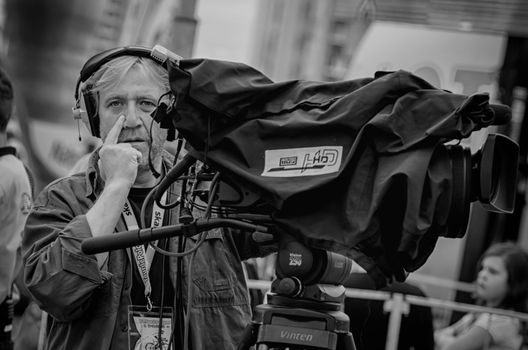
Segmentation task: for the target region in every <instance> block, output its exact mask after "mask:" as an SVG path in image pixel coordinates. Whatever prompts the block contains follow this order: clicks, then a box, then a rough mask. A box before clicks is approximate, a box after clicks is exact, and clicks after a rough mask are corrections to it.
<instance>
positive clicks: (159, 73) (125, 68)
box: [94, 56, 169, 92]
mask: <svg viewBox="0 0 528 350" xmlns="http://www.w3.org/2000/svg"><path fill="white" fill-rule="evenodd" d="M131 81H133V82H135V83H142V84H143V85H149V86H155V87H157V88H158V89H160V90H161V91H162V92H166V91H168V90H169V82H168V74H167V71H166V70H165V69H164V68H163V67H161V66H159V65H158V64H157V63H155V62H153V61H152V60H150V59H146V58H141V57H134V56H124V57H119V58H117V59H115V60H112V61H110V62H108V63H106V64H105V65H104V66H103V67H102V69H101V75H100V76H99V77H98V78H96V83H95V86H94V90H98V91H99V92H107V91H108V90H111V89H115V88H116V87H118V86H120V85H124V84H130V82H131Z"/></svg>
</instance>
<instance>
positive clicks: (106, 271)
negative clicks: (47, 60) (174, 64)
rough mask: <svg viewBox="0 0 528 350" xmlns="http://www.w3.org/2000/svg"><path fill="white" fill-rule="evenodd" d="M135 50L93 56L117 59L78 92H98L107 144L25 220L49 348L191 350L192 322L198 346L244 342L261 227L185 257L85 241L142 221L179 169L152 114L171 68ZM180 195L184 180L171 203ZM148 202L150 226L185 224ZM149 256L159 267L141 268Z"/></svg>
mask: <svg viewBox="0 0 528 350" xmlns="http://www.w3.org/2000/svg"><path fill="white" fill-rule="evenodd" d="M109 52H113V51H109ZM135 53H136V52H129V51H126V52H125V53H123V54H122V55H118V56H117V57H116V56H111V57H108V56H106V55H107V53H106V52H104V53H101V56H95V57H94V58H92V59H91V60H89V61H88V62H87V64H88V63H90V64H91V63H93V61H94V59H95V60H96V61H97V60H98V57H106V58H108V59H101V60H99V61H98V62H100V64H99V65H97V68H96V69H95V70H94V71H93V72H92V73H91V75H90V76H89V77H88V78H87V79H86V80H85V81H81V84H80V94H79V100H80V99H82V98H83V96H84V95H88V94H89V95H90V96H91V97H92V98H95V99H96V101H95V102H96V103H95V104H94V105H93V107H94V108H93V109H92V110H95V111H96V114H97V117H98V121H99V132H100V136H101V139H102V140H103V144H102V146H101V147H100V148H98V149H96V150H95V151H94V152H93V153H92V154H91V156H90V158H89V159H88V163H87V164H84V165H83V164H80V165H79V170H80V171H79V172H77V173H76V174H73V175H71V176H68V177H65V178H61V179H58V180H56V181H54V182H52V183H51V184H49V185H48V186H47V187H46V188H45V189H44V190H43V191H42V192H41V194H40V195H39V196H38V197H37V199H36V200H35V204H34V208H33V211H32V213H31V215H30V216H29V218H28V221H27V224H26V231H25V236H24V240H23V251H24V253H25V254H24V258H25V266H24V271H25V274H24V277H25V284H26V286H27V287H28V290H29V292H30V293H31V295H32V297H33V298H34V300H36V302H37V303H38V305H39V306H41V308H42V309H43V310H44V311H46V312H47V313H48V314H49V316H50V317H49V320H48V322H47V334H46V345H45V348H46V349H76V350H83V349H90V350H91V349H112V350H116V349H129V346H132V348H134V346H142V348H143V346H145V343H146V342H147V341H151V340H152V341H154V342H156V343H157V346H160V344H164V348H165V347H166V346H167V345H168V344H171V346H172V348H176V349H180V348H183V346H182V344H181V343H180V342H182V341H183V340H184V339H187V338H186V337H185V334H187V333H186V332H185V331H186V330H187V328H186V327H185V329H184V325H185V324H186V322H188V325H189V328H188V329H189V339H188V340H189V349H226V350H228V349H234V348H236V346H237V344H238V342H239V341H240V337H241V336H242V333H243V331H244V328H245V327H246V325H247V324H248V323H249V322H250V321H251V309H250V304H249V297H248V291H247V287H246V284H245V280H244V275H243V270H242V263H241V259H246V258H249V257H251V256H258V255H260V254H266V251H265V248H263V246H262V245H257V244H256V243H255V242H254V241H253V240H252V237H251V235H248V234H247V233H245V232H235V231H234V230H233V231H231V230H229V231H228V230H221V229H217V230H211V231H209V232H206V235H205V236H204V237H205V238H204V241H203V244H201V245H200V246H199V248H198V249H197V250H196V251H195V254H188V255H186V256H185V257H184V258H176V257H174V256H170V257H169V256H167V255H165V254H161V253H159V252H158V251H154V250H153V249H152V247H150V246H146V247H145V246H143V245H140V246H138V247H135V248H134V249H131V248H130V249H121V250H114V251H111V252H105V253H99V254H96V255H88V254H85V253H83V251H82V250H81V242H82V241H83V240H84V239H86V238H90V237H98V236H105V235H111V234H112V233H113V232H116V231H125V230H127V229H133V228H134V227H138V226H139V222H140V220H141V218H140V210H141V208H142V205H143V202H144V201H145V199H146V196H147V194H148V193H149V192H150V191H151V189H152V188H153V187H154V186H155V185H156V184H157V183H158V181H159V179H160V178H161V177H159V178H158V177H157V176H156V175H155V173H154V171H153V169H152V168H154V169H155V170H156V172H157V173H159V174H162V173H164V172H166V171H168V169H169V168H170V167H171V166H172V159H173V156H172V155H170V154H169V153H168V152H166V151H165V150H164V149H163V146H164V143H165V140H166V134H167V131H166V130H164V129H161V128H160V126H159V125H158V124H157V123H153V121H152V117H151V113H152V112H153V111H154V109H155V108H156V107H157V104H158V101H159V100H160V97H162V96H166V94H167V93H168V92H169V80H168V74H167V71H166V69H165V68H164V67H162V66H161V65H160V64H159V63H157V62H155V61H154V60H153V59H151V58H149V57H144V56H145V55H143V56H141V57H140V55H139V54H138V55H136V54H135ZM77 102H78V103H79V104H80V103H81V101H77ZM85 117H88V118H94V117H95V116H94V115H91V116H87V115H86V114H85V113H83V118H85ZM84 121H85V122H87V120H86V119H84ZM87 124H88V125H89V123H87ZM92 132H93V130H92ZM179 194H180V189H179V184H178V183H175V184H173V187H172V188H171V189H169V191H167V198H166V200H165V202H166V203H173V202H174V201H175V200H176V198H177V197H178V196H179ZM146 208H147V209H146V210H145V212H146V214H147V218H146V219H145V220H144V221H145V226H147V227H157V226H160V224H161V225H163V226H165V225H171V224H177V223H179V221H178V217H179V209H180V208H179V206H176V207H175V208H173V209H167V210H163V209H161V208H159V207H158V206H157V205H155V204H154V203H152V202H150V203H148V205H147V207H146ZM130 209H131V210H130ZM158 214H159V215H158ZM158 217H160V218H162V220H161V222H160V220H157V219H156V218H158ZM199 243H201V242H198V241H197V240H196V239H195V238H194V237H191V238H184V239H179V238H177V237H174V238H170V239H163V240H160V241H159V242H158V247H161V248H163V249H164V250H168V251H170V252H177V251H181V250H185V251H188V250H189V249H191V248H193V247H196V246H197V245H198V244H199ZM272 249H275V248H272ZM145 251H146V252H145ZM149 253H152V255H149ZM142 256H144V257H145V258H141V257H142ZM149 257H150V258H149ZM145 260H146V261H148V265H147V266H150V270H149V269H148V267H147V268H145V269H143V268H141V266H142V261H145ZM191 275H192V280H191V281H188V280H187V279H188V278H191ZM187 288H190V291H189V297H190V298H189V299H187V298H186V296H187V292H185V293H183V291H185V290H187ZM182 303H186V304H185V305H188V310H184V309H183V308H182V307H179V305H180V306H181V304H182ZM175 310H176V311H175ZM166 311H167V312H166ZM185 311H188V312H185ZM142 320H143V321H148V322H146V323H145V322H142ZM138 322H139V323H138ZM166 325H168V329H169V331H168V332H166V330H167V329H166ZM171 330H173V331H171ZM167 333H168V334H167ZM153 337H154V338H153ZM156 338H157V339H156ZM169 339H170V340H169ZM129 344H131V345H129ZM151 345H152V344H151Z"/></svg>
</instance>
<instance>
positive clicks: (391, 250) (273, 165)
mask: <svg viewBox="0 0 528 350" xmlns="http://www.w3.org/2000/svg"><path fill="white" fill-rule="evenodd" d="M169 79H170V86H171V90H172V92H173V93H174V96H175V100H174V102H173V103H172V105H171V106H169V110H168V115H167V116H166V118H165V121H163V122H162V125H163V123H165V125H167V124H166V123H167V120H169V121H170V123H172V124H173V125H174V127H175V128H176V129H177V130H178V132H179V133H181V134H182V136H183V137H184V138H185V139H186V140H187V142H188V144H189V145H190V146H191V152H194V154H195V155H196V156H197V157H199V158H200V159H202V160H204V161H205V162H207V163H208V164H211V165H212V166H214V167H215V168H216V169H218V170H219V171H220V172H221V173H222V174H225V175H227V176H228V177H229V178H231V179H232V180H234V181H235V182H237V183H240V184H243V185H244V186H246V187H247V188H251V189H253V190H254V191H255V192H256V193H259V195H260V196H261V197H262V199H263V200H265V201H266V203H269V204H270V205H271V206H272V207H273V209H274V212H273V217H274V219H275V221H276V223H277V227H278V228H279V229H280V230H284V231H286V232H289V233H290V234H292V235H294V236H295V237H297V238H298V239H299V240H301V241H302V242H303V243H305V244H306V245H308V246H309V247H313V248H319V249H325V250H329V251H334V252H337V253H340V254H343V255H345V256H348V257H350V258H352V259H354V260H355V261H356V262H358V263H359V264H360V265H361V266H363V267H364V268H365V269H366V270H367V272H368V273H369V274H370V275H371V277H373V278H374V280H375V281H376V283H377V284H378V285H379V286H382V285H385V284H386V283H387V282H390V281H393V280H395V279H396V280H403V279H405V277H406V275H407V272H411V271H414V270H416V269H417V268H419V267H420V266H422V265H423V263H424V262H425V261H426V259H427V258H428V257H429V255H430V254H431V252H432V250H433V248H434V246H435V244H436V241H437V239H438V237H439V236H442V235H445V231H446V229H447V223H446V220H447V216H448V215H447V214H448V211H449V208H450V204H451V203H450V200H451V194H450V190H451V177H452V169H451V166H450V161H449V155H448V153H447V151H446V148H445V146H444V143H445V142H446V141H449V140H453V139H462V138H465V137H468V136H469V135H470V134H471V132H473V131H475V130H477V129H479V128H481V127H484V126H487V124H486V123H488V122H489V115H490V114H489V113H490V109H489V105H488V96H487V95H486V94H476V95H472V96H464V95H458V94H453V93H450V92H447V91H444V90H440V89H437V88H435V87H433V86H431V85H430V84H429V83H428V82H426V81H425V80H423V79H421V78H419V77H417V76H415V75H413V74H411V73H409V72H406V71H396V72H377V73H376V74H375V76H374V77H369V78H364V79H356V80H348V81H339V82H313V81H300V80H294V81H284V82H273V81H272V80H270V79H269V78H268V77H266V76H265V75H264V74H262V73H261V72H259V71H257V70H255V69H254V68H252V67H250V66H247V65H244V64H241V63H234V62H226V61H218V60H210V59H187V60H182V61H181V62H180V65H179V66H176V65H174V64H169Z"/></svg>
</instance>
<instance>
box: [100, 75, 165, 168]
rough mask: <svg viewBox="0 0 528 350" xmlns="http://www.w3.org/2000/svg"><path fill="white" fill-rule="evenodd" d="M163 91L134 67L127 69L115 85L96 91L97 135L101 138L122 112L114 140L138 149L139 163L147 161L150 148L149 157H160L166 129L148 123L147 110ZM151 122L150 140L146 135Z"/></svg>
mask: <svg viewBox="0 0 528 350" xmlns="http://www.w3.org/2000/svg"><path fill="white" fill-rule="evenodd" d="M164 92H165V91H163V90H162V87H161V86H160V84H159V83H158V82H155V81H154V80H153V78H152V77H149V76H147V74H145V73H144V71H143V70H141V69H139V68H137V67H135V68H133V69H131V70H130V71H129V72H128V73H127V75H125V77H124V78H123V79H122V80H121V82H120V83H119V84H118V85H116V86H114V87H113V88H110V89H107V90H103V91H100V93H99V98H100V103H99V117H100V129H101V138H102V139H103V140H105V139H106V136H107V135H108V132H109V131H110V129H111V128H112V126H113V125H114V124H115V123H116V121H117V119H118V118H119V116H120V115H124V116H125V122H124V125H123V129H122V130H121V133H120V135H119V139H118V143H125V142H126V143H130V144H131V145H132V147H134V148H135V149H137V150H138V151H140V152H141V154H142V156H143V157H142V161H141V164H140V165H147V164H148V154H149V149H150V148H151V147H152V157H153V158H154V159H155V158H158V157H160V156H161V150H162V148H163V144H164V142H165V140H166V134H167V132H166V130H164V129H161V128H160V127H159V124H158V123H156V122H154V123H153V124H152V118H151V117H150V113H151V112H152V111H153V110H154V109H155V108H156V106H157V102H158V99H159V97H160V96H161V95H162V94H163V93H164ZM151 124H152V143H151V141H150V137H149V130H150V126H151Z"/></svg>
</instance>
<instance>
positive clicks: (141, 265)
mask: <svg viewBox="0 0 528 350" xmlns="http://www.w3.org/2000/svg"><path fill="white" fill-rule="evenodd" d="M166 197H167V192H165V193H163V196H162V197H161V201H162V202H163V203H165V199H166ZM164 212H165V211H164V210H163V209H161V208H160V207H159V206H158V204H157V203H156V201H154V204H153V205H152V218H151V223H150V227H151V228H154V227H159V226H161V224H162V223H163V214H164ZM122 215H123V219H124V220H125V225H126V227H127V230H137V229H139V225H138V222H137V219H136V216H135V215H134V212H133V211H132V207H131V205H130V202H129V201H128V199H127V200H126V201H125V205H124V207H123V213H122ZM154 244H157V242H155V243H154ZM131 249H132V253H133V255H134V260H135V262H136V266H137V268H138V271H139V274H140V275H141V279H142V280H143V284H144V285H145V298H146V299H147V309H148V310H149V311H150V310H151V309H152V301H151V300H150V293H151V292H152V286H151V284H150V277H149V272H150V267H151V265H152V260H153V259H154V253H155V252H154V248H152V247H151V246H150V244H149V245H148V246H147V250H146V251H145V247H144V246H143V244H141V245H138V246H135V247H132V248H131Z"/></svg>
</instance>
